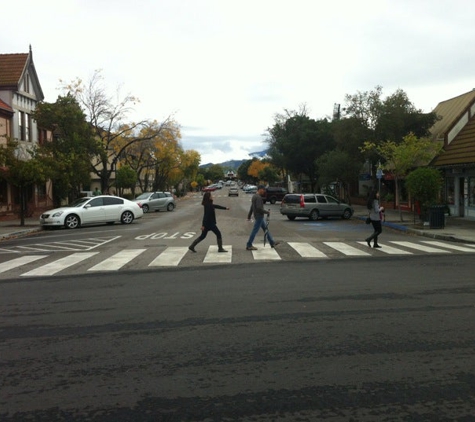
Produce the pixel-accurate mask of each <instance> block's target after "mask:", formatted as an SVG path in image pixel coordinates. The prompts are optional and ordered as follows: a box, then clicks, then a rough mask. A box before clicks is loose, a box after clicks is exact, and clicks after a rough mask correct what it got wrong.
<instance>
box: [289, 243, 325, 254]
mask: <svg viewBox="0 0 475 422" xmlns="http://www.w3.org/2000/svg"><path fill="white" fill-rule="evenodd" d="M288 244H289V245H290V246H291V247H292V248H293V249H294V250H295V251H296V252H297V253H298V254H299V255H300V256H301V257H303V258H328V256H327V255H325V254H324V253H323V252H322V251H319V250H318V249H317V248H315V247H314V246H312V245H311V244H310V243H300V242H288Z"/></svg>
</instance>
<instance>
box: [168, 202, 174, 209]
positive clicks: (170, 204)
mask: <svg viewBox="0 0 475 422" xmlns="http://www.w3.org/2000/svg"><path fill="white" fill-rule="evenodd" d="M174 208H175V205H173V204H172V203H171V202H170V203H169V204H168V205H167V211H173V209H174Z"/></svg>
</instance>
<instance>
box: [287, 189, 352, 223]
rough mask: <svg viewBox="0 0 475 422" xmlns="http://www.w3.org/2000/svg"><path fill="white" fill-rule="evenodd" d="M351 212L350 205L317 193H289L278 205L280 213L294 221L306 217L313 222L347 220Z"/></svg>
mask: <svg viewBox="0 0 475 422" xmlns="http://www.w3.org/2000/svg"><path fill="white" fill-rule="evenodd" d="M353 212H354V210H353V208H352V207H351V206H350V205H348V204H345V203H344V202H340V201H338V199H336V198H334V197H333V196H330V195H324V194H318V193H305V194H300V193H289V194H287V195H285V196H284V199H282V202H281V205H280V213H281V214H282V215H286V216H287V218H288V219H289V220H295V218H296V217H307V218H309V219H310V220H313V221H316V220H318V219H319V218H328V217H341V218H344V219H348V218H351V216H352V215H353Z"/></svg>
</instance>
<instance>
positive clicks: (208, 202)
mask: <svg viewBox="0 0 475 422" xmlns="http://www.w3.org/2000/svg"><path fill="white" fill-rule="evenodd" d="M201 205H203V207H204V215H203V223H202V224H201V235H200V237H198V239H196V240H195V241H194V242H193V243H192V244H191V245H190V246H189V247H188V249H189V250H190V251H191V252H196V250H195V246H196V245H197V244H198V243H200V242H201V241H202V240H204V238H205V237H206V235H207V234H208V232H209V231H212V232H213V233H214V234H215V235H216V239H217V241H218V252H227V250H225V249H223V238H222V236H221V232H220V231H219V229H218V226H217V225H216V213H215V212H214V210H215V209H218V210H229V208H226V207H222V206H221V205H215V204H213V198H212V197H211V192H205V194H204V195H203V200H202V201H201Z"/></svg>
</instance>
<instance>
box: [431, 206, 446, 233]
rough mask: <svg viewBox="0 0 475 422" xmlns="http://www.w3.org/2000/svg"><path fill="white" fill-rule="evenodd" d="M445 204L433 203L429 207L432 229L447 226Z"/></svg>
mask: <svg viewBox="0 0 475 422" xmlns="http://www.w3.org/2000/svg"><path fill="white" fill-rule="evenodd" d="M445 208H446V207H445V205H432V206H431V207H430V208H429V226H430V228H431V229H443V228H444V227H445Z"/></svg>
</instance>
